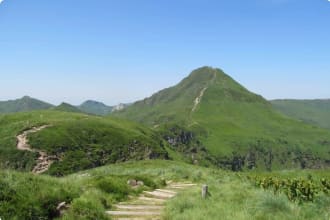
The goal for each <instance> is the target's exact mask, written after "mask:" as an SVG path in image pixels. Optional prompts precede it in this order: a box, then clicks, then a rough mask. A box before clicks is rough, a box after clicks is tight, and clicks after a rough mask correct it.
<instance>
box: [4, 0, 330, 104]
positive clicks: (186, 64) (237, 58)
mask: <svg viewBox="0 0 330 220" xmlns="http://www.w3.org/2000/svg"><path fill="white" fill-rule="evenodd" d="M0 1H1V0H0ZM204 65H208V66H214V67H220V68H222V69H223V70H224V71H225V72H226V73H228V74H229V75H231V76H232V77H233V78H234V79H236V80H237V81H239V82H240V83H242V84H243V85H244V86H245V87H247V88H248V89H249V90H251V91H253V92H255V93H259V94H261V95H263V96H264V97H265V98H267V99H274V98H330V2H329V1H328V0H54V1H48V0H4V1H2V3H0V100H6V99H12V98H17V97H21V96H23V95H30V96H32V97H36V98H39V99H43V100H46V101H48V102H51V103H54V104H58V103H60V102H61V101H66V102H70V103H72V104H79V103H80V102H82V101H84V100H86V99H96V100H99V101H103V102H105V103H107V104H117V103H119V102H131V101H134V100H137V99H141V98H144V97H146V96H150V95H151V94H152V93H154V92H156V91H158V90H159V89H162V88H164V87H168V86H171V85H174V84H176V83H177V82H179V81H180V80H181V79H182V78H183V77H185V76H186V75H187V74H189V72H190V71H191V70H193V69H195V68H197V67H200V66H204Z"/></svg>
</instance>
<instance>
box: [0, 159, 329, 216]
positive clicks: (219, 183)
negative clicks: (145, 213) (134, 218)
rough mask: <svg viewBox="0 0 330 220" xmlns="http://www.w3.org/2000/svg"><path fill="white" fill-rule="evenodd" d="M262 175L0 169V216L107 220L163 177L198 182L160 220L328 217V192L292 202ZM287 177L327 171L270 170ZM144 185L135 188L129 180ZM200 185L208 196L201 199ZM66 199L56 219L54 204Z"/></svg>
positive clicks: (181, 167) (142, 164)
mask: <svg viewBox="0 0 330 220" xmlns="http://www.w3.org/2000/svg"><path fill="white" fill-rule="evenodd" d="M264 175H265V174H263V173H255V172H254V173H240V174H237V173H232V172H226V171H221V170H219V169H212V168H203V167H198V166H193V165H188V164H184V163H179V162H174V161H158V160H155V161H139V162H127V163H122V164H115V165H110V166H105V167H100V168H97V169H92V170H88V171H84V172H81V173H76V174H73V175H69V176H66V177H62V178H54V177H49V176H35V175H31V174H27V173H18V172H14V171H0V177H1V178H0V189H1V190H0V218H2V219H54V218H56V219H86V220H87V219H109V217H108V216H106V215H105V214H104V213H105V211H106V210H110V209H112V207H113V205H114V204H116V203H118V202H120V201H125V200H128V199H129V196H133V197H135V196H137V195H138V194H139V193H141V192H142V191H143V190H146V189H150V188H151V189H152V188H155V187H163V186H164V180H173V181H191V182H194V183H197V184H198V186H196V187H194V188H190V189H188V190H186V191H183V192H181V193H179V194H178V195H177V196H176V197H175V198H174V199H172V200H170V201H168V203H167V204H166V210H165V212H164V213H163V218H164V219H196V220H197V219H224V220H227V219H228V220H229V219H242V220H243V219H244V220H248V219H281V220H282V219H287V220H289V219H290V220H291V219H297V220H298V219H299V220H305V219H306V220H307V219H312V220H314V219H315V220H316V219H327V218H328V217H329V212H328V208H329V206H330V199H329V195H327V194H325V193H323V192H320V193H319V194H318V195H317V196H316V197H315V200H314V202H303V203H296V202H291V201H290V200H289V199H288V198H287V196H286V195H285V194H284V193H282V192H279V193H277V194H274V193H273V192H272V191H271V190H268V189H266V190H264V189H260V188H259V187H256V186H255V184H254V182H253V181H250V180H249V179H248V178H247V177H248V176H258V177H260V178H262V177H263V176H264ZM267 175H268V176H269V175H273V176H279V177H285V178H302V179H308V178H309V179H310V178H313V179H314V180H315V182H317V181H318V180H319V179H320V178H326V179H328V180H329V178H330V176H329V172H328V171H326V170H325V171H318V172H314V171H313V172H312V171H304V172H302V171H285V172H277V173H268V174H267ZM132 178H134V179H138V180H142V181H143V182H144V183H145V185H144V186H143V187H141V188H137V189H133V188H130V187H129V186H128V185H127V180H129V179H132ZM202 184H207V185H208V186H209V193H210V194H209V197H208V198H207V199H205V200H204V199H201V196H200V188H201V185H202ZM61 202H66V204H67V205H68V209H67V210H66V211H65V212H64V213H63V215H62V216H61V217H60V216H59V214H60V213H59V212H58V211H57V210H56V207H57V205H58V204H59V203H61Z"/></svg>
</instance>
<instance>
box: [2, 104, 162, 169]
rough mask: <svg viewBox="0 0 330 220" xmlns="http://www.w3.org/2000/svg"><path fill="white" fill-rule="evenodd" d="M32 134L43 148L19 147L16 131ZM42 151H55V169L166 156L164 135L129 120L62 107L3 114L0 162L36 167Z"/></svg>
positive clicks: (30, 137)
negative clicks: (61, 108) (71, 110)
mask: <svg viewBox="0 0 330 220" xmlns="http://www.w3.org/2000/svg"><path fill="white" fill-rule="evenodd" d="M41 125H47V126H48V127H46V128H44V129H42V130H39V131H37V132H34V133H32V132H30V133H29V134H28V141H29V142H28V143H29V145H30V146H31V148H33V149H38V151H36V152H34V151H32V152H31V151H28V150H18V149H17V146H16V144H17V140H16V136H18V135H19V134H22V133H23V131H27V130H30V129H31V128H33V127H39V126H41ZM40 151H43V152H45V153H46V154H48V156H51V157H52V158H53V160H54V163H53V164H52V165H51V166H50V169H49V170H48V173H49V174H52V175H64V174H67V173H72V172H75V171H78V170H83V169H88V168H92V167H97V166H101V165H104V164H109V163H115V162H119V161H127V160H142V159H153V158H167V152H166V151H165V149H164V148H163V143H162V139H161V137H160V136H159V135H157V134H156V133H155V132H153V131H152V130H150V129H148V128H146V127H144V126H141V125H138V124H135V123H132V122H128V121H125V120H119V119H112V118H102V117H97V116H91V115H85V114H80V113H71V112H63V111H54V110H52V111H49V110H48V111H34V112H27V113H16V114H7V115H0V168H1V167H4V168H14V169H18V170H33V168H34V167H35V166H36V164H37V161H38V160H37V159H38V158H39V157H40V153H38V152H40Z"/></svg>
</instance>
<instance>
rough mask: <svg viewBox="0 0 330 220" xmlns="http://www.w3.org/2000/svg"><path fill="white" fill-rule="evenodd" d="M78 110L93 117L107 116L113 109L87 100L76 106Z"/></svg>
mask: <svg viewBox="0 0 330 220" xmlns="http://www.w3.org/2000/svg"><path fill="white" fill-rule="evenodd" d="M78 108H79V109H80V110H81V111H83V112H86V113H89V114H93V115H109V114H110V113H111V112H112V109H113V107H111V106H107V105H105V104H103V103H102V102H97V101H92V100H88V101H86V102H84V103H82V104H81V105H79V106H78Z"/></svg>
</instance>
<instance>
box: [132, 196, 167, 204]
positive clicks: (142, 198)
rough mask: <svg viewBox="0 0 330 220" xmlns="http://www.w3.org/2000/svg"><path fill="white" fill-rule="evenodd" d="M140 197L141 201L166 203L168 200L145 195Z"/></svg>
mask: <svg viewBox="0 0 330 220" xmlns="http://www.w3.org/2000/svg"><path fill="white" fill-rule="evenodd" d="M138 199H139V200H141V201H148V202H153V203H164V202H166V200H165V199H159V198H150V197H145V196H140V197H139V198H138Z"/></svg>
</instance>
